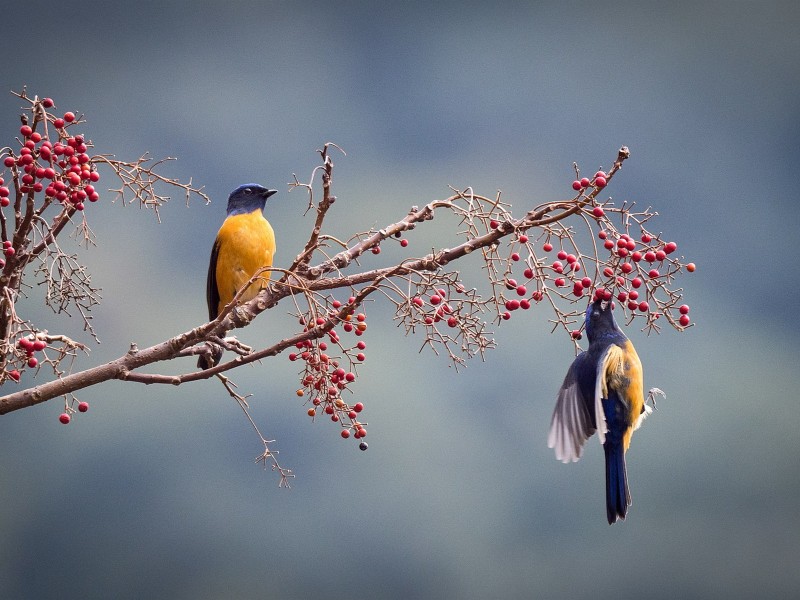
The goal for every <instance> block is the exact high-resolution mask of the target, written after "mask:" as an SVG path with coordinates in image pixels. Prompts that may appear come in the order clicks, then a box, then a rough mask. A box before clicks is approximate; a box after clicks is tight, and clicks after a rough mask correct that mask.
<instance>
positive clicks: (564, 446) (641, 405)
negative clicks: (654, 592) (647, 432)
mask: <svg viewBox="0 0 800 600" xmlns="http://www.w3.org/2000/svg"><path fill="white" fill-rule="evenodd" d="M611 311H612V306H611V303H610V302H608V301H606V300H595V301H594V302H592V303H591V304H590V305H589V307H588V308H587V310H586V336H587V337H588V338H589V348H588V350H586V351H585V352H581V353H580V354H579V355H578V356H577V357H576V358H575V360H574V362H573V363H572V365H571V366H570V368H569V371H567V376H566V377H565V378H564V383H563V384H561V389H560V390H559V391H558V400H557V401H556V408H555V410H554V411H553V419H552V421H551V423H550V434H549V436H548V440H547V445H548V446H549V447H550V448H555V452H556V458H557V459H558V460H560V461H563V462H565V463H566V462H570V461H572V462H575V461H577V460H578V459H579V458H580V457H581V454H582V453H583V445H584V444H585V442H586V440H588V439H589V438H590V437H591V436H592V434H593V433H594V432H595V431H597V435H598V437H599V438H600V443H601V444H603V449H604V450H605V455H606V511H607V513H608V522H609V524H611V523H614V522H616V521H617V519H624V518H625V515H626V513H627V512H628V507H629V506H630V504H631V493H630V490H629V489H628V478H627V474H626V472H625V452H626V451H627V450H628V446H630V443H631V435H632V434H633V432H634V431H635V430H636V429H638V428H639V426H640V425H641V424H642V421H643V420H644V418H645V417H646V416H647V415H648V414H650V412H652V410H653V409H652V408H651V407H650V406H648V405H646V404H645V399H644V379H643V375H642V363H641V361H640V360H639V356H638V355H637V354H636V350H635V349H634V347H633V344H631V341H630V340H629V339H628V338H627V337H625V334H624V333H622V330H621V329H620V328H619V327H618V326H617V323H616V321H615V320H614V315H613V314H612V312H611Z"/></svg>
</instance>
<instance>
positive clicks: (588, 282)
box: [581, 277, 592, 288]
mask: <svg viewBox="0 0 800 600" xmlns="http://www.w3.org/2000/svg"><path fill="white" fill-rule="evenodd" d="M581 285H582V286H583V287H585V288H589V287H592V280H591V279H589V278H588V277H584V278H583V279H581Z"/></svg>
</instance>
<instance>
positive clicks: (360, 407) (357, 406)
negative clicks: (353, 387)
mask: <svg viewBox="0 0 800 600" xmlns="http://www.w3.org/2000/svg"><path fill="white" fill-rule="evenodd" d="M353 410H354V411H356V412H357V413H360V412H361V411H362V410H364V405H363V404H362V403H361V402H356V403H355V405H354V406H353Z"/></svg>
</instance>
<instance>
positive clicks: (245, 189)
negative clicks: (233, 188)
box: [244, 188, 253, 194]
mask: <svg viewBox="0 0 800 600" xmlns="http://www.w3.org/2000/svg"><path fill="white" fill-rule="evenodd" d="M244 193H245V194H252V193H253V190H251V189H250V188H244Z"/></svg>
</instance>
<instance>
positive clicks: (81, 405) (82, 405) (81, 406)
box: [78, 402, 89, 413]
mask: <svg viewBox="0 0 800 600" xmlns="http://www.w3.org/2000/svg"><path fill="white" fill-rule="evenodd" d="M78 410H79V411H80V412H83V413H85V412H86V411H87V410H89V403H88V402H80V403H79V404H78Z"/></svg>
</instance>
